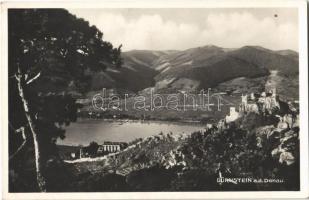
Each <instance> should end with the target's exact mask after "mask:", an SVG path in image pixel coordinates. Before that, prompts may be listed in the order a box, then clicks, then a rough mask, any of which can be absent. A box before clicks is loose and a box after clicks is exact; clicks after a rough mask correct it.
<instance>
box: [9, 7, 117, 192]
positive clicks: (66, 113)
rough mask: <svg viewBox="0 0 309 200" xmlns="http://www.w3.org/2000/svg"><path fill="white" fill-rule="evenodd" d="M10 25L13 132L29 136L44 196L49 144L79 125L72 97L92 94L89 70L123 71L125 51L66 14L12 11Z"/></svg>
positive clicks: (85, 23)
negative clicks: (68, 128)
mask: <svg viewBox="0 0 309 200" xmlns="http://www.w3.org/2000/svg"><path fill="white" fill-rule="evenodd" d="M8 22H9V23H8V25H9V27H8V28H9V102H10V103H9V113H10V114H9V123H10V127H13V128H11V129H10V130H11V131H10V132H14V133H16V132H17V131H16V129H18V130H21V128H22V129H23V130H25V131H24V132H27V133H29V134H24V135H25V136H27V137H25V138H24V139H25V141H29V140H31V142H30V143H31V144H32V145H33V148H34V153H35V156H34V158H35V166H36V176H37V177H36V179H37V183H38V188H39V190H40V191H46V179H45V176H44V162H46V160H47V159H48V155H49V153H51V152H49V150H50V149H49V148H48V147H49V146H48V145H51V144H53V143H54V142H55V141H56V140H57V138H59V137H60V138H64V132H65V131H64V127H65V126H66V125H68V124H69V123H70V122H71V121H75V120H76V112H77V109H78V104H76V102H75V99H74V97H73V95H72V94H74V93H73V92H79V93H85V92H86V91H87V90H88V89H89V81H90V76H89V75H88V74H89V72H90V71H101V70H104V69H105V68H107V67H120V66H121V64H122V60H121V57H120V52H121V46H120V47H119V48H114V47H113V46H112V44H111V43H109V42H105V41H103V40H102V37H103V34H102V32H101V31H99V30H98V29H97V28H96V27H95V26H89V23H88V22H87V21H85V20H83V19H79V18H77V17H76V16H73V15H72V14H70V13H69V12H68V11H66V10H64V9H11V10H9V13H8ZM72 90H74V91H72Z"/></svg>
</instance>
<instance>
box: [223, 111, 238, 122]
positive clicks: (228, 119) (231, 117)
mask: <svg viewBox="0 0 309 200" xmlns="http://www.w3.org/2000/svg"><path fill="white" fill-rule="evenodd" d="M239 117H240V113H239V112H237V111H236V109H235V107H230V113H229V115H227V116H226V117H225V121H226V123H230V122H233V121H235V120H236V119H238V118H239Z"/></svg>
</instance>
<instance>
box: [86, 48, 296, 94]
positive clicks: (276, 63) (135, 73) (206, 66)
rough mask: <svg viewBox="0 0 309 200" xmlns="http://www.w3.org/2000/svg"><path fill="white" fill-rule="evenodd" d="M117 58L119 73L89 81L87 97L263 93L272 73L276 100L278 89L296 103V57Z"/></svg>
mask: <svg viewBox="0 0 309 200" xmlns="http://www.w3.org/2000/svg"><path fill="white" fill-rule="evenodd" d="M122 58H123V66H122V67H121V68H119V69H107V70H106V71H104V72H103V71H102V72H99V73H94V74H92V75H91V77H92V86H91V90H92V91H96V90H100V89H102V88H103V87H105V88H117V89H122V90H124V91H130V92H134V93H138V92H140V91H142V90H144V89H147V88H152V87H153V88H155V90H156V91H159V92H177V91H179V90H180V91H190V92H196V91H198V90H200V89H207V88H214V89H215V90H221V91H222V90H223V91H224V90H232V91H237V90H238V89H239V88H243V90H244V91H246V90H247V91H248V90H250V88H248V87H247V86H249V85H250V87H251V88H254V89H253V90H252V91H256V90H261V89H264V88H265V84H266V82H267V79H268V77H269V76H270V75H271V73H273V72H274V71H275V72H276V75H277V77H278V78H276V79H272V81H273V82H274V81H275V83H272V84H273V85H277V86H278V87H280V88H281V89H279V94H280V95H283V96H285V95H287V94H285V93H286V91H284V88H288V89H289V90H290V91H292V92H291V94H292V95H290V96H289V97H288V98H294V99H297V98H298V73H299V72H298V53H297V52H295V51H292V50H280V51H273V50H269V49H266V48H263V47H259V46H244V47H241V48H236V49H229V48H222V47H217V46H214V45H207V46H203V47H197V48H191V49H187V50H184V51H173V50H170V51H151V50H132V51H128V52H123V53H122ZM241 79H243V80H245V81H239V80H241ZM276 81H278V82H277V83H276ZM229 83H233V84H232V85H230V84H229Z"/></svg>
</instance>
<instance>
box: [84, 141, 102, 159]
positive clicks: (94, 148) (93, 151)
mask: <svg viewBox="0 0 309 200" xmlns="http://www.w3.org/2000/svg"><path fill="white" fill-rule="evenodd" d="M98 149H99V145H98V143H96V142H90V144H89V145H88V146H87V147H86V151H87V152H88V154H89V155H90V156H91V157H93V156H95V155H96V154H97V151H98Z"/></svg>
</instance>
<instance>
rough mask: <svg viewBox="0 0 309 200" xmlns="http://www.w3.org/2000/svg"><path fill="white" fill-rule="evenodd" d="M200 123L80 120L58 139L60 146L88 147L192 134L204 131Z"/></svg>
mask: <svg viewBox="0 0 309 200" xmlns="http://www.w3.org/2000/svg"><path fill="white" fill-rule="evenodd" d="M204 127H205V125H203V124H199V123H180V122H158V121H146V122H141V121H106V120H95V119H79V120H78V121H77V122H75V123H71V124H70V125H69V126H68V127H67V128H66V133H65V135H66V137H65V139H63V140H61V139H58V141H57V144H60V145H74V146H76V145H88V144H89V143H90V142H92V141H95V142H97V143H98V144H101V143H103V142H104V141H114V142H130V141H132V140H134V139H136V138H144V137H147V136H151V135H157V134H159V133H160V132H163V133H164V134H166V133H170V132H172V133H173V134H180V133H185V134H188V133H192V132H194V131H199V130H202V129H204Z"/></svg>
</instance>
